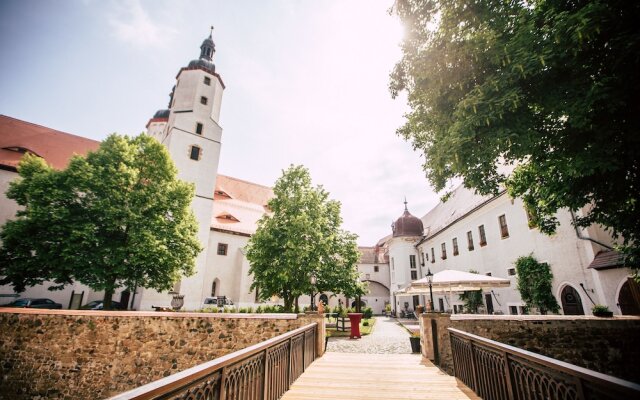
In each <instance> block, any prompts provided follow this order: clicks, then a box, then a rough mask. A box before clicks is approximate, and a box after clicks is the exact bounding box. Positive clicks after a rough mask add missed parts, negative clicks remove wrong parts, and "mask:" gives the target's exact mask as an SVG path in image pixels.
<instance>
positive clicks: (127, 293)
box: [120, 290, 131, 310]
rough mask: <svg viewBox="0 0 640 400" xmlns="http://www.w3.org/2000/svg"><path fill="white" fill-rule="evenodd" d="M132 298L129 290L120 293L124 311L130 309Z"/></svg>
mask: <svg viewBox="0 0 640 400" xmlns="http://www.w3.org/2000/svg"><path fill="white" fill-rule="evenodd" d="M130 297H131V292H130V291H129V290H125V291H124V292H122V293H120V305H121V307H122V308H123V309H124V310H128V309H129V298H130Z"/></svg>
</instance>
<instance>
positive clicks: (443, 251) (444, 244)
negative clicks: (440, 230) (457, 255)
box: [440, 243, 447, 260]
mask: <svg viewBox="0 0 640 400" xmlns="http://www.w3.org/2000/svg"><path fill="white" fill-rule="evenodd" d="M440 247H442V259H443V260H446V259H447V244H446V243H442V245H441V246H440Z"/></svg>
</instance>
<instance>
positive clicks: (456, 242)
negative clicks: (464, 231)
mask: <svg viewBox="0 0 640 400" xmlns="http://www.w3.org/2000/svg"><path fill="white" fill-rule="evenodd" d="M458 254H460V251H459V250H458V238H453V255H454V256H457V255H458Z"/></svg>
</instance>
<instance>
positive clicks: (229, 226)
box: [211, 175, 273, 236]
mask: <svg viewBox="0 0 640 400" xmlns="http://www.w3.org/2000/svg"><path fill="white" fill-rule="evenodd" d="M272 197H273V190H272V189H271V188H270V187H267V186H263V185H259V184H257V183H251V182H247V181H243V180H241V179H237V178H232V177H230V176H226V175H218V179H217V181H216V188H215V192H214V201H213V218H212V220H211V228H212V229H214V230H219V231H225V232H230V233H236V234H240V235H244V236H249V235H252V234H254V233H255V231H256V228H257V223H258V220H259V219H260V218H262V216H263V215H264V214H265V213H267V210H266V208H265V206H266V204H267V203H268V202H269V200H270V199H271V198H272Z"/></svg>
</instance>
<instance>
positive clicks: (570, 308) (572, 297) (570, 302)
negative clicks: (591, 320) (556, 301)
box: [560, 285, 584, 315]
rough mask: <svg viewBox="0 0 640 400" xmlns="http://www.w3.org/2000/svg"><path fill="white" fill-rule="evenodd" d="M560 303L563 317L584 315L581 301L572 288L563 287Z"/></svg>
mask: <svg viewBox="0 0 640 400" xmlns="http://www.w3.org/2000/svg"><path fill="white" fill-rule="evenodd" d="M560 299H561V301H562V311H564V315H584V308H582V300H580V295H579V294H578V291H577V290H575V289H574V288H573V286H569V285H567V286H565V287H564V288H563V289H562V293H561V294H560Z"/></svg>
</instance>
